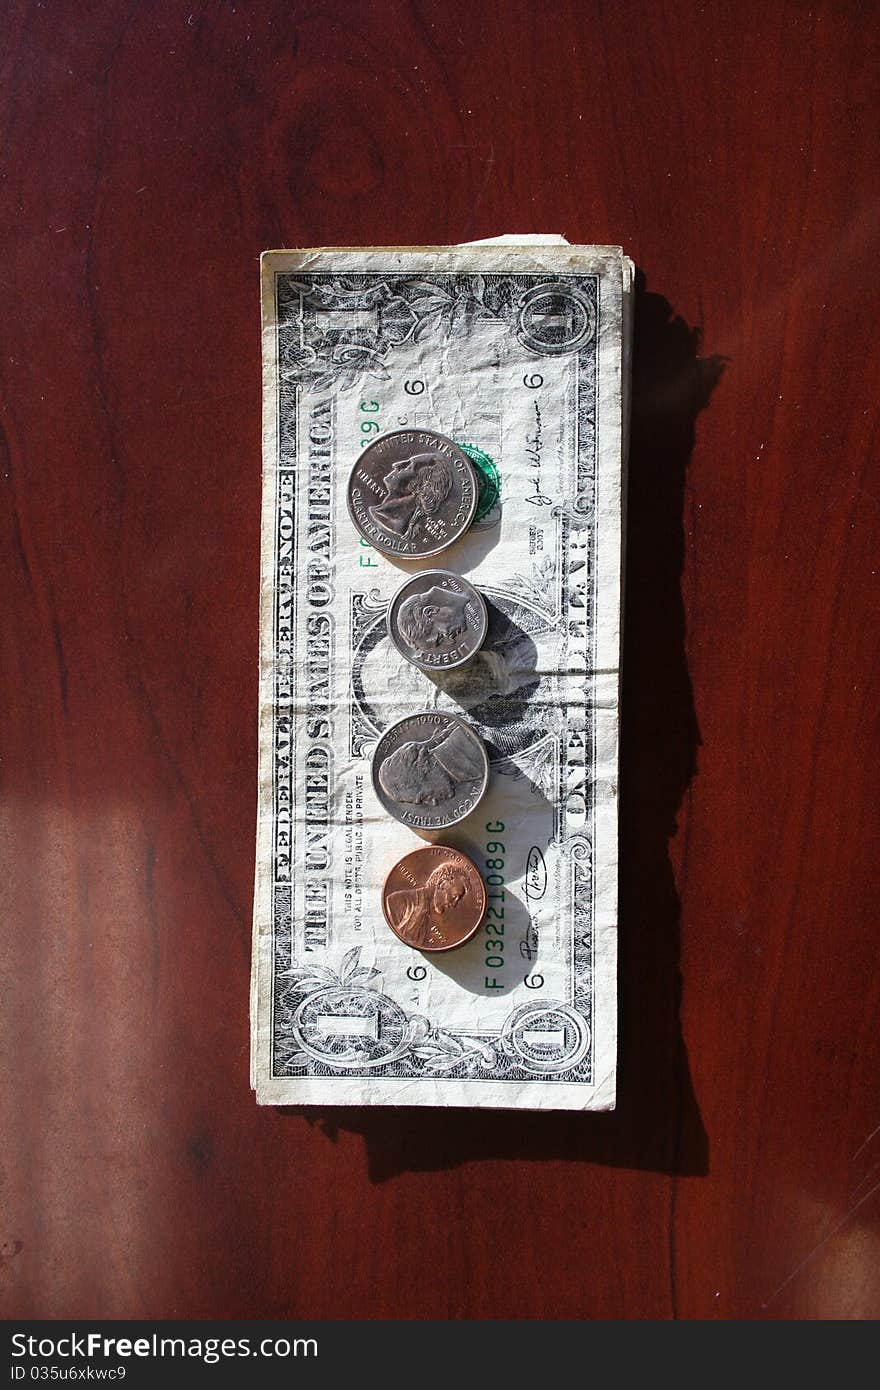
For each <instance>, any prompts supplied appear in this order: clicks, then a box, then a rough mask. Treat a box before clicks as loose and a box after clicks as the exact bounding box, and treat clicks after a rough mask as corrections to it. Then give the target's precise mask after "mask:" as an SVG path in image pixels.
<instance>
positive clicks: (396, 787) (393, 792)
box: [378, 728, 483, 806]
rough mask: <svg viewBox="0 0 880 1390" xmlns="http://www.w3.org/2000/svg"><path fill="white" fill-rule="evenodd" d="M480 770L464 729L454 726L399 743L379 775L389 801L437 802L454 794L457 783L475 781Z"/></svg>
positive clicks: (428, 803)
mask: <svg viewBox="0 0 880 1390" xmlns="http://www.w3.org/2000/svg"><path fill="white" fill-rule="evenodd" d="M482 774H483V768H482V766H481V763H480V760H479V755H478V753H477V751H476V750H475V748H474V747H473V745H472V742H471V740H470V739H469V738H468V737H467V735H466V734H465V733H464V732H463V730H461V729H455V728H453V729H450V730H449V731H448V732H446V731H445V730H444V731H443V732H442V733H441V734H439V735H437V734H435V735H433V736H432V737H431V738H429V739H425V740H424V741H423V742H421V743H420V742H417V741H416V740H413V741H412V742H410V743H402V744H401V745H400V747H399V748H395V750H394V752H393V753H390V754H389V755H388V757H387V758H385V760H384V761H383V762H382V764H381V765H380V767H379V774H378V775H379V785H380V787H381V788H382V790H383V791H384V792H385V794H386V796H390V797H391V799H392V801H402V802H404V803H405V804H407V805H413V806H439V805H440V804H441V803H442V802H444V801H449V800H450V798H451V797H453V796H454V795H455V793H456V791H457V790H458V786H459V783H461V782H476V781H477V780H478V778H480V777H481V776H482Z"/></svg>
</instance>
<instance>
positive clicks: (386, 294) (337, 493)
mask: <svg viewBox="0 0 880 1390" xmlns="http://www.w3.org/2000/svg"><path fill="white" fill-rule="evenodd" d="M632 275H633V270H632V264H631V262H630V261H629V260H627V258H626V257H625V256H624V255H623V253H622V252H621V250H620V248H618V247H601V246H568V245H566V244H565V243H564V242H563V241H562V239H561V238H539V239H537V242H536V241H535V240H530V239H527V238H512V239H510V238H503V239H500V240H498V241H496V242H494V243H484V244H478V245H472V246H462V247H449V246H445V247H444V246H438V247H425V248H405V247H402V248H392V249H341V248H328V249H323V250H308V251H272V252H267V253H266V254H265V255H264V257H263V261H262V302H263V371H264V417H263V529H262V574H261V633H260V643H261V647H260V785H259V815H258V833H257V868H256V893H255V904H254V946H253V972H252V987H251V1067H252V1081H253V1085H254V1087H255V1089H256V1094H257V1100H258V1101H259V1102H260V1103H261V1104H279V1105H290V1104H293V1105H296V1104H316V1105H339V1104H349V1105H441V1106H442V1105H467V1106H470V1105H478V1106H495V1107H503V1108H524V1109H608V1108H611V1107H612V1106H613V1105H614V1100H615V1064H616V1037H617V1014H616V996H617V975H616V931H617V764H618V708H619V663H620V636H621V633H620V619H621V559H622V538H623V527H622V511H623V496H624V491H623V483H624V469H623V463H624V454H625V443H626V416H627V402H628V365H629V352H628V347H629V329H630V321H631V300H632ZM407 428H411V429H413V430H419V429H425V430H433V431H437V432H439V433H441V434H443V435H446V436H447V437H448V438H449V439H451V440H453V441H455V442H456V443H457V444H460V445H462V446H466V447H467V449H468V450H470V453H469V457H471V458H472V459H476V460H477V467H478V472H479V473H480V474H481V476H482V481H483V488H482V503H483V505H482V506H481V507H478V509H477V519H476V520H475V521H474V523H473V524H472V525H471V527H470V529H469V530H468V532H467V533H466V535H465V536H464V538H463V539H462V540H460V541H459V542H458V543H457V544H456V545H455V546H454V547H452V548H451V549H450V550H449V551H447V552H445V553H444V555H443V557H442V564H443V567H444V568H445V569H449V570H453V571H454V572H455V573H457V574H462V575H465V576H467V578H468V579H469V580H470V581H471V582H472V583H473V584H474V585H476V586H477V587H478V589H479V590H480V592H481V593H482V594H483V596H484V597H485V599H486V601H487V604H488V605H489V611H490V624H489V632H488V636H487V638H486V641H485V644H484V646H483V648H482V650H481V651H480V652H479V653H478V654H477V656H475V657H474V658H473V660H472V661H470V662H468V663H467V664H466V665H465V666H463V667H461V668H460V669H457V670H449V671H437V672H432V673H429V672H425V671H422V670H419V669H418V668H417V667H415V666H413V665H412V664H410V663H409V662H407V661H406V660H405V659H404V657H403V656H402V655H400V653H399V652H398V651H397V649H396V648H395V646H394V644H393V643H392V642H391V641H390V639H389V637H388V632H387V627H386V610H387V606H388V601H389V599H390V597H391V595H392V594H393V593H394V592H395V590H396V589H397V588H398V587H399V585H400V583H401V581H402V579H403V578H404V577H405V575H406V573H407V572H410V571H411V570H412V569H413V568H414V566H413V565H412V564H411V563H409V564H408V563H407V562H406V561H403V560H394V561H392V560H391V559H388V558H386V557H385V556H383V555H380V554H379V553H378V552H377V551H376V550H374V549H373V548H372V547H371V546H370V545H369V544H368V543H367V542H366V541H364V540H362V539H361V537H360V536H359V535H358V533H357V531H356V530H355V528H354V526H353V524H352V522H351V519H350V517H349V514H348V510H347V506H346V488H347V482H348V478H349V474H350V472H351V470H352V468H353V466H354V465H355V463H356V461H357V459H358V457H359V455H360V453H361V451H362V450H363V449H364V448H365V447H367V446H368V445H369V444H370V443H371V442H372V441H373V440H375V439H376V438H377V436H379V435H381V434H384V433H385V432H387V431H390V430H397V429H407ZM416 567H417V566H416ZM425 709H436V710H449V711H454V712H456V713H458V714H460V715H463V716H464V717H465V718H466V719H467V720H468V721H469V722H470V723H471V724H472V725H473V726H474V727H475V728H476V730H477V731H478V733H479V734H480V736H481V737H482V739H483V740H484V742H485V745H486V748H487V750H488V753H489V758H490V781H489V788H488V791H487V793H486V795H485V797H484V798H483V800H482V801H481V802H480V804H479V806H478V808H477V809H476V811H474V812H473V814H471V815H470V816H468V818H467V819H466V820H464V821H463V822H461V823H460V824H459V825H457V826H455V827H454V828H453V829H450V830H449V831H447V832H444V837H443V840H442V843H444V844H450V845H452V846H453V847H454V848H456V849H459V850H462V851H464V852H465V853H466V854H467V855H469V856H470V858H471V859H472V860H473V862H474V863H475V864H476V865H477V867H478V868H479V870H480V872H481V873H482V875H483V878H484V881H485V884H486V891H487V893H488V904H489V906H488V913H487V917H486V920H485V922H484V924H483V926H482V927H481V928H480V930H479V932H478V933H477V935H476V936H475V937H474V938H473V939H472V940H471V941H469V942H468V943H467V944H466V945H464V946H462V947H461V948H459V949H457V950H454V951H449V952H447V953H443V954H440V955H437V954H435V955H429V954H427V953H424V952H421V951H418V950H414V949H412V948H411V947H410V946H407V945H406V944H405V943H404V942H403V941H401V940H399V939H398V937H397V936H395V934H394V933H393V932H392V931H390V930H389V927H388V925H387V923H386V921H385V919H384V917H383V913H382V904H381V894H382V885H383V882H384V879H385V876H386V875H387V874H388V872H389V871H390V870H391V868H392V866H393V865H394V864H395V863H396V862H397V861H398V860H399V859H400V858H401V856H402V855H404V854H407V853H408V852H409V851H410V850H413V849H415V848H417V847H418V846H419V844H420V843H423V841H421V840H420V839H419V838H418V836H417V835H416V834H415V832H414V831H413V830H412V829H411V828H410V827H409V826H406V825H403V824H401V823H400V822H399V821H397V820H394V819H392V818H391V817H390V816H388V815H387V814H386V813H385V811H384V810H383V807H382V806H381V805H380V804H379V802H378V800H377V798H376V795H375V793H374V791H373V787H372V784H371V777H370V758H371V753H372V751H373V749H374V748H375V745H376V743H377V741H378V739H379V738H380V736H381V735H382V733H383V731H384V730H385V729H386V728H387V727H388V726H389V724H391V723H393V722H394V721H395V720H397V719H400V718H402V717H403V716H404V715H408V714H411V713H415V712H417V711H419V710H425ZM431 838H433V839H436V838H437V837H436V836H433V837H431Z"/></svg>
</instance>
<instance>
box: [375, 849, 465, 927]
mask: <svg viewBox="0 0 880 1390" xmlns="http://www.w3.org/2000/svg"><path fill="white" fill-rule="evenodd" d="M382 911H383V912H384V914H385V921H386V922H387V923H388V925H389V927H390V928H391V930H392V931H393V932H394V934H395V936H397V937H399V938H400V940H401V941H402V942H404V944H405V945H407V946H412V947H414V948H415V950H417V951H452V950H454V948H455V947H456V946H463V945H464V943H465V942H466V941H470V939H471V937H472V936H473V935H474V933H475V932H476V930H477V928H478V927H479V925H480V923H481V922H482V920H483V917H484V916H485V914H486V889H485V886H484V884H483V880H482V878H481V877H480V873H479V870H478V869H477V867H476V865H475V864H474V863H473V862H472V861H471V860H470V859H468V857H467V855H466V854H462V853H461V852H460V851H459V850H456V849H449V848H448V847H447V846H446V845H425V846H424V847H423V848H422V849H414V850H413V851H412V852H411V853H410V854H406V855H404V857H403V858H402V859H399V860H398V861H397V863H396V864H395V865H394V868H393V869H392V870H391V872H390V874H389V875H388V877H387V878H386V880H385V887H384V888H383V889H382Z"/></svg>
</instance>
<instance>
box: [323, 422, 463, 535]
mask: <svg viewBox="0 0 880 1390" xmlns="http://www.w3.org/2000/svg"><path fill="white" fill-rule="evenodd" d="M479 490H480V489H479V484H478V482H477V475H476V473H475V472H474V467H473V464H472V463H471V461H470V459H469V458H468V457H467V455H466V454H465V453H463V452H462V450H461V449H459V447H458V445H457V444H453V442H452V440H451V439H447V438H446V437H445V435H442V434H436V433H435V432H434V431H433V430H392V431H391V433H390V434H382V435H380V436H379V438H378V439H376V440H375V441H374V443H372V444H369V445H368V446H367V448H366V449H364V452H363V453H362V454H361V456H360V458H359V459H358V461H357V463H356V464H355V466H354V468H353V469H352V470H351V475H350V477H349V480H348V510H349V512H350V513H351V519H352V521H353V522H354V524H355V526H356V527H357V529H358V530H359V531H360V533H361V535H362V536H363V538H364V540H365V541H369V543H370V545H372V546H375V548H376V550H378V551H381V553H382V554H383V555H401V556H403V557H404V558H406V559H416V560H418V559H423V558H425V557H427V556H429V555H439V554H440V551H441V550H446V548H447V547H448V546H450V545H453V544H454V543H455V542H456V541H457V540H458V539H459V537H461V536H463V535H464V533H465V531H466V530H467V528H468V527H469V526H470V524H471V522H472V521H473V518H474V512H475V511H476V509H477V498H478V496H479Z"/></svg>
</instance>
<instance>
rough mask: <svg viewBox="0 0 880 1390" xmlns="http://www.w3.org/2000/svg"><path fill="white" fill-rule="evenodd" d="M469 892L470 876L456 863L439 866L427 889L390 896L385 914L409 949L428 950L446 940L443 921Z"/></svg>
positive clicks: (385, 902)
mask: <svg viewBox="0 0 880 1390" xmlns="http://www.w3.org/2000/svg"><path fill="white" fill-rule="evenodd" d="M467 891H468V879H467V875H466V874H465V873H464V872H463V871H462V870H461V869H459V868H456V866H455V865H454V864H448V863H446V864H439V865H438V866H437V868H436V869H434V870H433V871H432V873H431V874H429V876H428V878H427V879H426V880H425V885H424V887H423V888H400V889H398V890H397V891H396V892H394V893H388V894H387V896H386V897H385V900H384V904H383V905H384V908H385V914H386V916H387V918H388V921H389V922H390V924H391V926H392V927H393V928H394V930H395V932H396V933H397V935H398V936H399V937H400V938H401V940H402V941H405V942H406V944H407V945H408V946H415V947H417V948H424V947H428V948H430V947H431V946H436V945H437V944H438V943H440V942H442V941H443V937H444V934H443V931H442V926H441V922H440V920H439V919H441V918H442V917H443V916H444V914H445V913H447V912H449V911H450V909H451V908H454V907H455V906H456V904H457V903H460V902H461V900H462V898H464V897H465V895H466V894H467Z"/></svg>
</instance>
